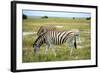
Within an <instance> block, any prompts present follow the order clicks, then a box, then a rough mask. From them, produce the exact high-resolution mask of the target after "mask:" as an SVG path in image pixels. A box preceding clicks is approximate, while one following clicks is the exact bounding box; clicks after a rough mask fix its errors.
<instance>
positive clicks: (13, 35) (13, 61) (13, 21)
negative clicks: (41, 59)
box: [11, 1, 98, 72]
mask: <svg viewBox="0 0 100 73" xmlns="http://www.w3.org/2000/svg"><path fill="white" fill-rule="evenodd" d="M19 3H20V4H36V5H53V6H56V5H57V6H69V7H70V6H72V7H85V8H95V9H96V15H95V16H96V28H95V30H96V32H95V34H96V41H95V44H96V48H95V49H96V59H95V60H96V61H95V62H96V63H95V65H84V66H70V67H52V68H37V69H20V70H17V66H16V65H17V60H16V56H17V55H16V54H17V53H16V52H17V49H16V41H17V40H16V33H17V29H16V26H17V24H16V23H17V22H16V8H17V7H16V5H17V4H19ZM97 16H98V7H97V6H88V5H73V4H68V5H67V4H56V3H42V2H26V1H12V2H11V71H12V72H22V71H40V70H54V69H73V68H88V67H97V66H98V53H97V52H98V47H97V46H98V41H97V40H98V37H97V36H98V31H97V28H98V26H97V25H98V17H97Z"/></svg>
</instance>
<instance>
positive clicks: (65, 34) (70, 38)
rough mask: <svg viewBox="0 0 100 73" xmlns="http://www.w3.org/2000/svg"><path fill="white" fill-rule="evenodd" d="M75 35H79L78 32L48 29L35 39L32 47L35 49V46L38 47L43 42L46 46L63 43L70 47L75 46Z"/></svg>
mask: <svg viewBox="0 0 100 73" xmlns="http://www.w3.org/2000/svg"><path fill="white" fill-rule="evenodd" d="M77 36H79V32H75V31H56V30H55V31H48V32H46V33H44V34H42V35H40V36H39V37H38V38H37V39H36V41H35V42H34V44H33V47H34V48H35V50H36V48H40V46H41V45H42V44H44V43H45V44H46V45H47V46H48V48H49V47H50V46H51V45H61V44H63V43H67V44H68V45H69V47H70V48H77V45H76V37H77ZM48 48H47V49H48Z"/></svg>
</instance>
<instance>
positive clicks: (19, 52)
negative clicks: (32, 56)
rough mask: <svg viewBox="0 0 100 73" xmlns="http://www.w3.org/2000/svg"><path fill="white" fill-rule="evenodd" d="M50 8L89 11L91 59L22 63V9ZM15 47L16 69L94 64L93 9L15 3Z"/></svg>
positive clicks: (52, 9)
mask: <svg viewBox="0 0 100 73" xmlns="http://www.w3.org/2000/svg"><path fill="white" fill-rule="evenodd" d="M23 9H28V10H49V11H50V10H51V11H71V12H89V13H91V17H92V18H91V29H92V30H91V41H92V42H91V60H78V61H59V62H58V61H56V62H40V63H22V10H23ZM16 11H17V19H16V21H17V24H16V26H17V27H16V29H17V32H16V34H17V36H16V37H17V38H16V40H17V42H16V43H17V45H16V46H17V47H16V52H17V56H16V60H17V61H16V62H17V70H22V69H37V68H52V67H71V66H85V65H95V63H96V62H95V61H96V60H95V59H96V58H95V57H96V48H95V47H96V45H95V44H94V43H95V40H96V36H95V35H96V33H95V27H96V18H95V14H96V13H95V9H93V8H82V7H67V6H66V7H63V6H62V7H60V6H45V5H28V4H17V10H16Z"/></svg>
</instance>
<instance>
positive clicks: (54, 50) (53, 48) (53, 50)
mask: <svg viewBox="0 0 100 73" xmlns="http://www.w3.org/2000/svg"><path fill="white" fill-rule="evenodd" d="M50 48H51V49H52V52H53V53H54V56H55V57H56V56H57V54H56V49H55V46H54V45H50Z"/></svg>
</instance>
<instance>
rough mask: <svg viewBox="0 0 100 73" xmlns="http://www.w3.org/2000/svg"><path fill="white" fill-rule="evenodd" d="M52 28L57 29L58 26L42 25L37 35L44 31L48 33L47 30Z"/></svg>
mask: <svg viewBox="0 0 100 73" xmlns="http://www.w3.org/2000/svg"><path fill="white" fill-rule="evenodd" d="M51 30H56V27H54V26H52V25H51V26H50V25H49V26H41V27H40V28H39V30H38V32H37V35H38V36H40V35H42V34H43V33H46V32H47V31H51Z"/></svg>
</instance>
